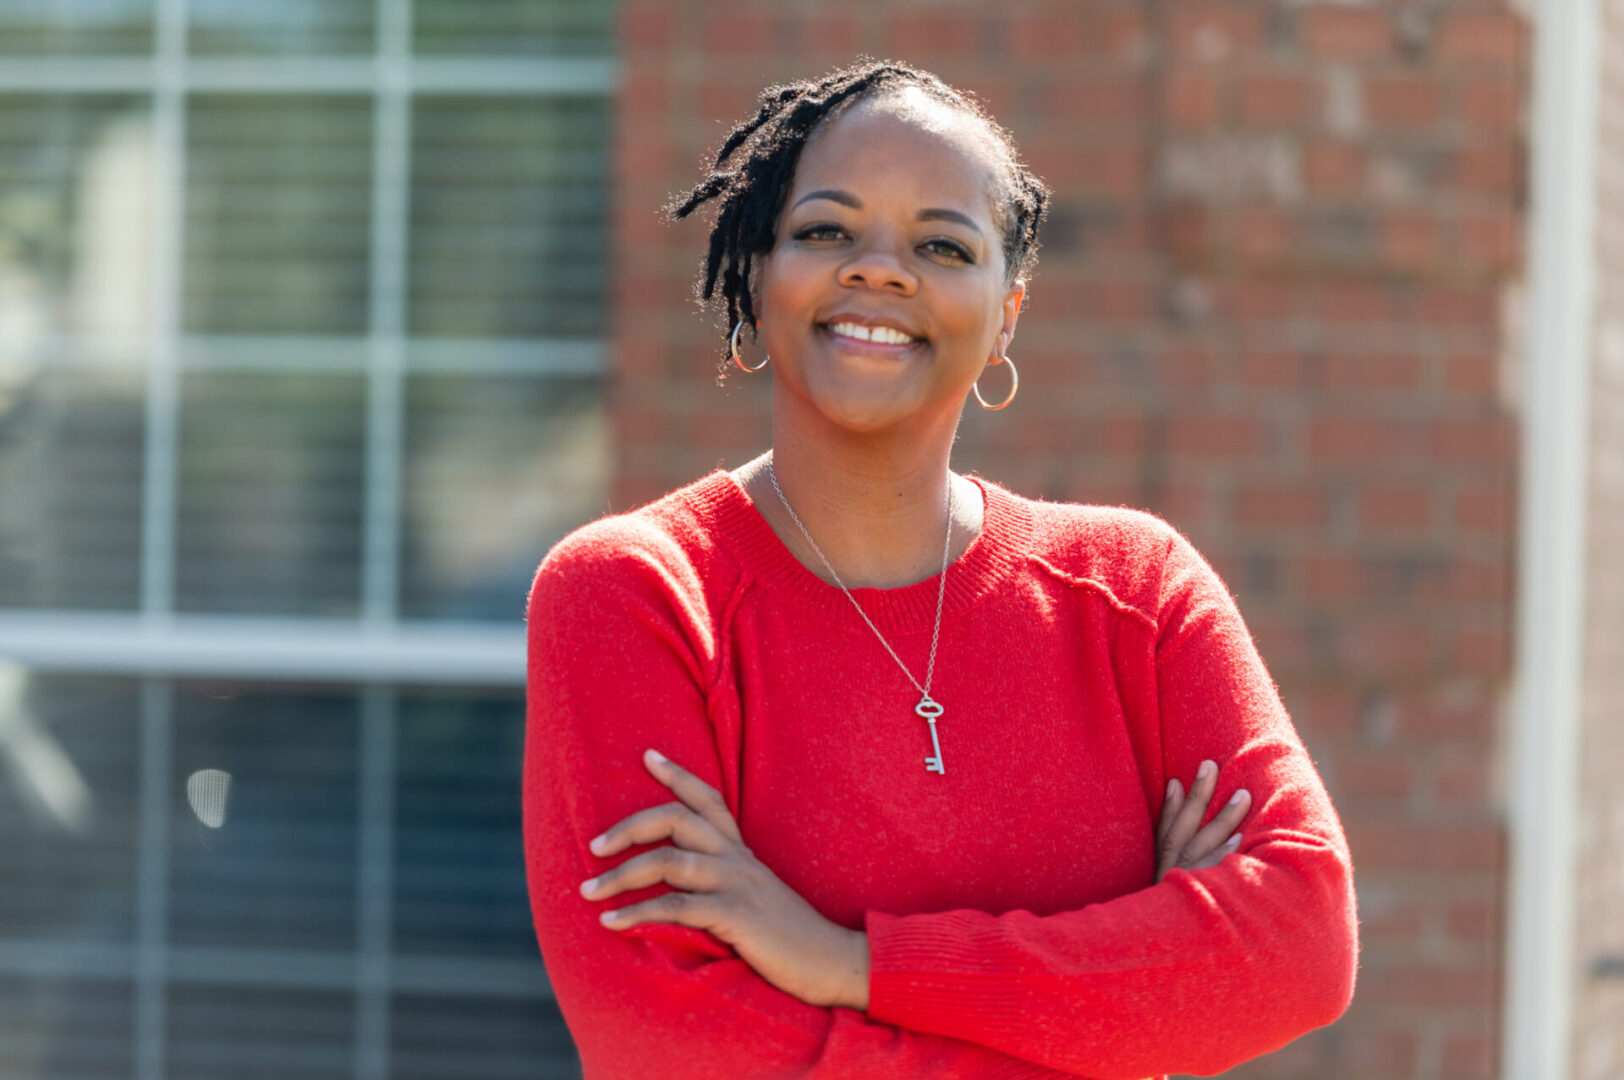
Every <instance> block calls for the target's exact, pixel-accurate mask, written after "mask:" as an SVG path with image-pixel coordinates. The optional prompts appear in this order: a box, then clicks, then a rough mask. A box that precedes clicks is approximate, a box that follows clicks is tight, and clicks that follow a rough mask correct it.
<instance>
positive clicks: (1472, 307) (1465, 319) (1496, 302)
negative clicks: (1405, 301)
mask: <svg viewBox="0 0 1624 1080" xmlns="http://www.w3.org/2000/svg"><path fill="white" fill-rule="evenodd" d="M1499 313H1500V293H1499V290H1497V289H1494V288H1486V287H1484V286H1482V285H1461V286H1451V285H1433V286H1428V287H1425V288H1420V289H1417V290H1416V292H1415V316H1416V318H1417V319H1419V320H1420V321H1422V322H1426V323H1456V324H1460V325H1463V326H1478V327H1482V326H1489V325H1492V323H1493V320H1494V319H1496V318H1498V317H1499Z"/></svg>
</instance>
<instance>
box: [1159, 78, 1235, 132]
mask: <svg viewBox="0 0 1624 1080" xmlns="http://www.w3.org/2000/svg"><path fill="white" fill-rule="evenodd" d="M1222 105H1223V82H1222V80H1221V79H1220V78H1219V77H1218V76H1217V75H1215V74H1213V73H1212V72H1210V71H1206V70H1202V69H1199V68H1197V69H1194V70H1189V69H1174V70H1173V71H1171V72H1169V73H1168V75H1167V78H1166V79H1165V80H1164V81H1163V83H1162V97H1161V110H1162V116H1163V117H1165V118H1166V120H1167V123H1168V124H1169V125H1170V126H1171V127H1173V128H1175V129H1176V130H1179V131H1210V130H1211V129H1212V128H1214V127H1216V126H1217V124H1218V117H1219V112H1220V110H1221V108H1222Z"/></svg>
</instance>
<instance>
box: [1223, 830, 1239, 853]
mask: <svg viewBox="0 0 1624 1080" xmlns="http://www.w3.org/2000/svg"><path fill="white" fill-rule="evenodd" d="M1240 845H1241V834H1240V833H1236V834H1235V835H1234V836H1231V837H1230V838H1229V839H1228V840H1225V841H1224V847H1226V848H1228V849H1229V850H1230V851H1234V850H1235V849H1236V848H1238V847H1240Z"/></svg>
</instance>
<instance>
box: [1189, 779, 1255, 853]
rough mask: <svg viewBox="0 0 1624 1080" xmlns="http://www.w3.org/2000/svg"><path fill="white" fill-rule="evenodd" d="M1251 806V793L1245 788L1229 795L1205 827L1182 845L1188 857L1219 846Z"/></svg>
mask: <svg viewBox="0 0 1624 1080" xmlns="http://www.w3.org/2000/svg"><path fill="white" fill-rule="evenodd" d="M1251 808H1252V793H1251V792H1250V791H1247V790H1246V789H1245V788H1240V789H1238V790H1237V791H1236V792H1235V794H1233V795H1231V796H1230V797H1229V802H1227V803H1225V804H1224V808H1223V809H1222V810H1220V811H1218V813H1217V814H1216V815H1215V816H1214V817H1213V819H1212V820H1211V821H1209V822H1207V825H1206V827H1205V828H1203V829H1202V830H1201V831H1200V832H1198V833H1196V834H1195V836H1193V837H1191V839H1190V842H1189V843H1188V844H1185V845H1184V851H1185V852H1186V854H1187V855H1188V857H1190V858H1199V857H1200V856H1203V855H1205V854H1207V853H1208V852H1210V851H1214V850H1216V849H1217V848H1219V847H1221V846H1222V845H1223V843H1224V841H1225V840H1227V839H1228V838H1229V834H1230V833H1232V832H1234V831H1235V827H1236V826H1238V825H1239V824H1240V823H1241V821H1242V820H1243V819H1244V818H1245V817H1246V812H1247V811H1248V810H1250V809H1251Z"/></svg>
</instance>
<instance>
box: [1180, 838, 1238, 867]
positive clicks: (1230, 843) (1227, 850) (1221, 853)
mask: <svg viewBox="0 0 1624 1080" xmlns="http://www.w3.org/2000/svg"><path fill="white" fill-rule="evenodd" d="M1240 846H1241V834H1240V833H1236V834H1235V835H1234V836H1231V837H1230V838H1229V839H1228V840H1226V841H1224V842H1223V843H1222V844H1219V845H1218V849H1217V850H1216V851H1212V852H1209V853H1207V854H1206V855H1203V856H1202V857H1201V858H1199V859H1197V860H1196V861H1195V862H1193V863H1189V864H1186V863H1180V864H1179V865H1180V867H1182V868H1183V869H1185V870H1202V869H1205V868H1206V867H1209V866H1217V865H1218V864H1219V863H1221V862H1223V861H1224V858H1225V856H1228V855H1232V854H1234V853H1235V852H1236V851H1238V850H1240Z"/></svg>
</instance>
